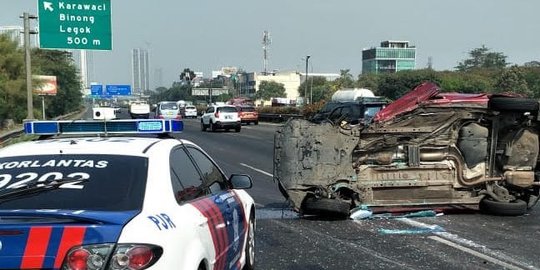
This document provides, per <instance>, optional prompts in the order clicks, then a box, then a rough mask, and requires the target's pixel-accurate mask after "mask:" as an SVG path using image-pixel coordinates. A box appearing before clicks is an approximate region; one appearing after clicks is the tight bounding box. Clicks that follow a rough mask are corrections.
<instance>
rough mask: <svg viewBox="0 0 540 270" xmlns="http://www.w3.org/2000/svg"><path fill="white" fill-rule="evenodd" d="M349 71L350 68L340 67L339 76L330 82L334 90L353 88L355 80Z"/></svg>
mask: <svg viewBox="0 0 540 270" xmlns="http://www.w3.org/2000/svg"><path fill="white" fill-rule="evenodd" d="M350 71H351V70H350V69H341V70H340V71H339V78H337V79H336V80H335V81H333V82H332V85H333V86H334V87H333V88H334V89H335V90H340V89H346V88H354V84H355V81H354V77H353V75H352V74H351V72H350Z"/></svg>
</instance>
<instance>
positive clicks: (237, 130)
mask: <svg viewBox="0 0 540 270" xmlns="http://www.w3.org/2000/svg"><path fill="white" fill-rule="evenodd" d="M241 129H242V126H237V127H236V128H234V131H236V132H240V130H241Z"/></svg>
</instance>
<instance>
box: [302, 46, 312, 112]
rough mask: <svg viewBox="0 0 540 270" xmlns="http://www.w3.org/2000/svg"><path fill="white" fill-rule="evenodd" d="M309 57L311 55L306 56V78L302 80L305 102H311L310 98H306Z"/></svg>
mask: <svg viewBox="0 0 540 270" xmlns="http://www.w3.org/2000/svg"><path fill="white" fill-rule="evenodd" d="M309 57H311V56H309V55H308V56H306V80H305V81H304V83H305V84H306V85H305V87H304V88H305V89H304V98H305V99H306V104H309V103H311V100H308V98H307V89H308V67H309Z"/></svg>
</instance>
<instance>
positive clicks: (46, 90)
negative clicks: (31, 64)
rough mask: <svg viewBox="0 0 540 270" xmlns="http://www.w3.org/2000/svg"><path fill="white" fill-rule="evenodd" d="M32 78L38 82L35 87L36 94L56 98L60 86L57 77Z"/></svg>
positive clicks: (38, 76) (36, 76)
mask: <svg viewBox="0 0 540 270" xmlns="http://www.w3.org/2000/svg"><path fill="white" fill-rule="evenodd" d="M32 78H33V79H34V80H35V81H36V85H35V86H34V87H33V88H34V89H33V90H34V93H35V94H38V95H41V96H56V93H57V92H58V85H57V83H56V76H46V75H34V76H32Z"/></svg>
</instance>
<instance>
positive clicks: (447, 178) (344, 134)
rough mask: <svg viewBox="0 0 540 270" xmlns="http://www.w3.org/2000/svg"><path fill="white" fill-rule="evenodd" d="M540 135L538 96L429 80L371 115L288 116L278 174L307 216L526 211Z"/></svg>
mask: <svg viewBox="0 0 540 270" xmlns="http://www.w3.org/2000/svg"><path fill="white" fill-rule="evenodd" d="M539 135H540V113H539V102H538V101H537V100H535V99H528V98H523V97H520V96H517V95H501V94H497V95H493V94H487V93H480V94H465V93H445V92H442V91H441V89H440V88H439V87H438V86H437V85H436V84H434V83H430V82H426V83H423V84H421V85H419V86H417V87H416V88H414V89H413V90H411V91H410V92H409V93H407V94H405V95H404V96H402V97H401V98H399V99H398V100H396V101H394V102H392V103H390V104H388V105H387V106H385V107H384V108H382V109H381V110H380V111H378V112H377V113H376V114H375V115H374V117H373V119H372V120H371V121H369V122H360V123H358V124H356V125H352V124H347V123H343V122H340V123H339V124H336V123H332V122H330V121H323V122H321V123H313V122H311V121H307V120H305V119H290V120H289V121H288V122H286V123H285V125H284V126H283V127H281V128H280V129H278V131H277V132H276V134H275V138H274V180H275V181H276V182H277V183H278V187H279V189H280V191H281V192H282V194H283V195H284V196H285V198H286V199H288V201H289V202H290V204H291V205H292V207H293V208H294V209H295V210H296V211H298V212H300V213H302V214H306V215H311V214H313V215H322V216H334V217H342V218H345V217H347V216H349V214H350V211H351V210H352V209H355V208H357V209H358V208H359V209H362V208H364V207H367V208H372V209H378V208H382V209H384V208H388V207H398V208H401V209H403V207H415V208H416V209H418V208H429V209H434V208H436V209H447V208H451V207H454V206H458V207H466V208H469V209H479V210H480V211H481V212H482V213H487V214H495V215H523V214H525V213H527V211H528V210H530V209H531V208H532V207H533V206H534V205H535V204H536V203H537V202H538V200H539V198H540V196H539V195H540V166H539V164H538V161H539V152H540V151H539V147H540V139H539Z"/></svg>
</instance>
